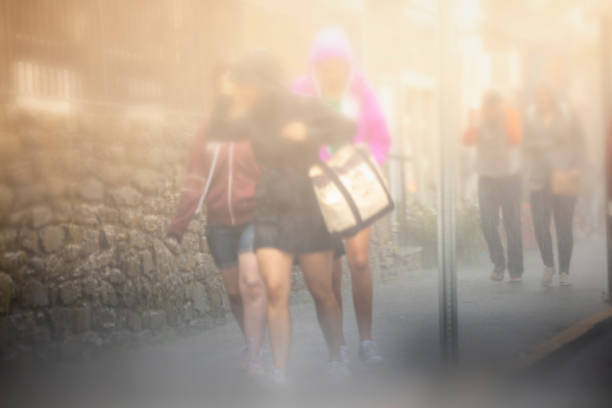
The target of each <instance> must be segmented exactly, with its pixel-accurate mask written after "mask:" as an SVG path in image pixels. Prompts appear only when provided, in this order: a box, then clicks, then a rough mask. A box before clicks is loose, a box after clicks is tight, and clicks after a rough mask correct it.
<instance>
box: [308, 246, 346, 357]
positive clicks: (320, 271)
mask: <svg viewBox="0 0 612 408" xmlns="http://www.w3.org/2000/svg"><path fill="white" fill-rule="evenodd" d="M300 266H301V268H302V272H303V273H304V280H305V281H306V284H307V285H308V289H309V290H310V294H311V295H312V298H313V299H314V301H315V306H316V309H317V318H318V320H319V325H320V326H321V330H322V331H323V336H324V337H325V340H326V342H327V347H328V349H329V358H330V360H335V361H339V360H340V343H341V338H342V315H341V314H340V308H339V307H338V302H337V300H336V297H335V295H334V289H333V284H332V252H331V251H328V252H317V253H311V254H305V255H301V256H300Z"/></svg>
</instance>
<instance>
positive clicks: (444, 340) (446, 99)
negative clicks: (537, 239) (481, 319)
mask: <svg viewBox="0 0 612 408" xmlns="http://www.w3.org/2000/svg"><path fill="white" fill-rule="evenodd" d="M450 4H451V0H440V1H439V2H438V5H439V10H438V12H439V27H438V35H439V46H438V48H439V60H438V64H439V81H438V104H439V110H440V111H439V120H440V123H439V126H440V129H439V132H440V134H439V143H440V146H439V148H440V180H439V188H438V204H439V205H438V268H439V293H438V296H439V302H440V304H439V315H440V350H441V359H442V363H443V364H444V365H446V366H449V367H450V366H453V365H455V364H456V362H457V357H458V355H457V354H458V333H457V271H456V264H455V178H454V176H455V168H454V167H455V166H454V163H455V151H456V149H455V144H456V135H455V134H454V130H455V129H454V126H453V116H454V115H453V113H452V110H453V109H454V108H455V105H454V104H453V102H452V101H453V97H454V92H453V86H454V83H455V81H453V78H452V75H451V74H452V72H453V70H455V69H456V66H454V65H453V63H452V59H453V58H452V57H453V54H454V53H453V40H452V26H451V24H452V22H451V19H450Z"/></svg>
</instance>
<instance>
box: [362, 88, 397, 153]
mask: <svg viewBox="0 0 612 408" xmlns="http://www.w3.org/2000/svg"><path fill="white" fill-rule="evenodd" d="M364 87H365V89H364V90H363V93H364V96H363V97H364V98H365V101H366V107H365V109H366V111H365V112H364V114H365V115H366V118H365V119H366V126H367V128H366V132H367V133H366V138H367V139H366V140H367V141H368V146H369V147H370V152H371V153H372V155H373V156H374V159H376V162H377V163H378V164H379V165H381V164H383V163H384V162H385V161H386V160H387V156H388V155H389V150H390V149H391V135H390V133H389V126H388V124H387V120H386V119H385V115H384V114H383V112H382V109H381V108H380V104H379V103H378V99H377V98H376V95H375V94H374V91H372V89H370V87H369V86H367V85H365V84H364Z"/></svg>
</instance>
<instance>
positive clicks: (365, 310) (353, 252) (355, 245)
mask: <svg viewBox="0 0 612 408" xmlns="http://www.w3.org/2000/svg"><path fill="white" fill-rule="evenodd" d="M345 243H346V255H347V260H348V264H349V269H350V270H351V282H352V287H353V305H354V306H355V315H356V316H357V327H358V329H359V337H360V338H361V340H371V339H372V297H373V289H372V272H371V270H370V229H369V228H366V229H364V230H362V231H360V232H358V233H357V234H356V235H354V236H352V237H351V238H348V239H347V240H346V241H345Z"/></svg>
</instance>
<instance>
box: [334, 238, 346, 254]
mask: <svg viewBox="0 0 612 408" xmlns="http://www.w3.org/2000/svg"><path fill="white" fill-rule="evenodd" d="M344 255H346V249H345V248H344V241H342V240H341V239H338V241H337V242H336V243H335V244H334V259H339V258H342V257H343V256H344Z"/></svg>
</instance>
